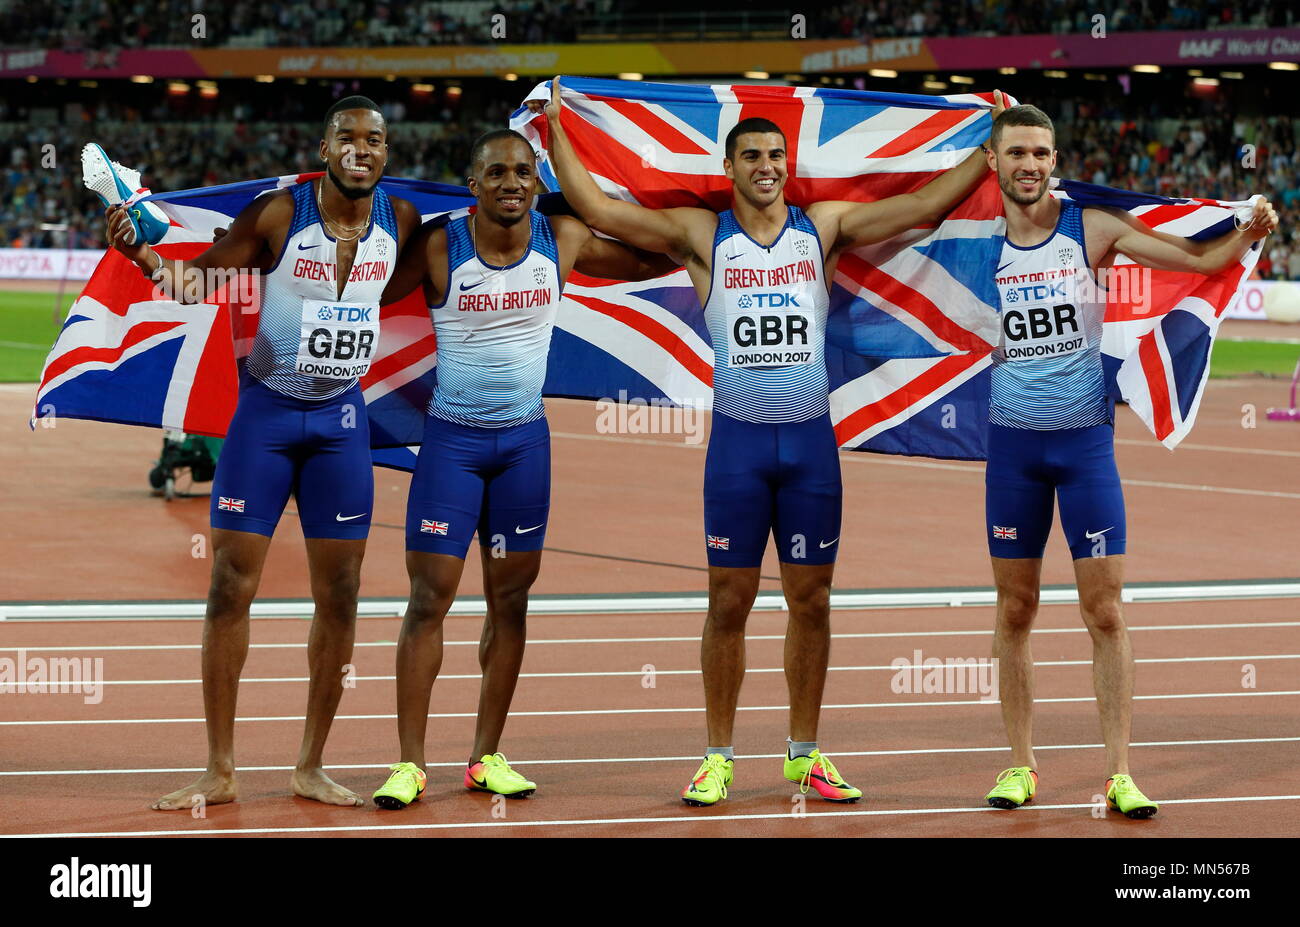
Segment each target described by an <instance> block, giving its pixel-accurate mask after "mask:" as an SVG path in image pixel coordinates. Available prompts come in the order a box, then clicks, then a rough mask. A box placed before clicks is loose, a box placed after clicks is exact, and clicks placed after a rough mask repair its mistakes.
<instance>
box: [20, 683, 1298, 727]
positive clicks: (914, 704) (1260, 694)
mask: <svg viewBox="0 0 1300 927" xmlns="http://www.w3.org/2000/svg"><path fill="white" fill-rule="evenodd" d="M1287 695H1300V690H1281V691H1272V690H1270V691H1258V690H1256V691H1249V692H1183V693H1173V694H1161V695H1135V696H1133V700H1134V701H1139V702H1140V701H1163V700H1171V699H1197V698H1264V697H1272V696H1287ZM1095 701H1096V698H1095V697H1093V696H1070V697H1061V698H1037V699H1034V704H1035V705H1052V704H1065V703H1070V702H1095ZM997 704H999V703H998V701H997V700H990V701H987V702H985V701H980V700H979V699H961V700H953V701H943V700H932V701H911V702H903V701H899V702H857V703H851V704H842V705H823V706H822V710H823V711H843V710H856V709H862V708H949V707H954V706H962V705H980V706H988V705H997ZM736 710H737V711H789V710H790V706H789V705H741V706H738V707H737V709H736ZM703 712H704V708H703V706H700V707H690V708H574V709H567V710H560V711H512V712H510V715H511V717H518V718H561V717H581V716H588V715H658V714H665V715H667V714H699V713H703ZM428 717H429V718H436V719H450V718H477V717H478V714H477V712H472V711H461V712H431V713H430V714H429V715H428ZM305 720H306V718H305V717H304V716H302V715H267V716H257V717H252V718H236V719H235V721H236V722H239V723H253V722H283V721H305ZM334 720H335V721H395V720H397V715H395V714H382V715H337V716H336V717H335V719H334ZM203 723H204V719H203V718H75V719H66V720H37V721H0V727H54V726H59V725H74V724H76V725H83V724H203Z"/></svg>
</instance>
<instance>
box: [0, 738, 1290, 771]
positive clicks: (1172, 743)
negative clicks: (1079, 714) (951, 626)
mask: <svg viewBox="0 0 1300 927" xmlns="http://www.w3.org/2000/svg"><path fill="white" fill-rule="evenodd" d="M1292 742H1300V737H1239V738H1228V739H1216V740H1152V741H1146V742H1143V743H1132V744H1129V746H1130V747H1192V746H1196V747H1201V746H1213V745H1230V744H1272V743H1292ZM1007 749H1009V748H1008V747H1007V746H1006V745H1005V744H1004V745H1002V746H998V747H927V748H922V749H918V750H836V751H835V755H836V756H839V757H845V756H926V755H934V754H945V753H1000V752H1005V751H1006V750H1007ZM1034 749H1035V750H1103V749H1105V744H1050V745H1048V746H1039V745H1035V746H1034ZM781 756H782V754H780V753H749V754H745V753H738V754H736V759H737V760H775V759H780V758H781ZM699 759H700V758H699V756H698V755H695V754H692V755H691V756H620V757H575V758H572V759H563V760H515V761H514V762H515V763H517V764H518V765H520V766H581V765H584V764H587V763H687V762H690V763H695V762H698V761H699ZM390 765H391V764H389V763H353V764H342V765H332V764H331V765H327V766H325V767H324V768H325V769H327V770H340V769H376V770H378V769H388V768H389V766H390ZM425 768H426V769H435V768H438V769H464V768H465V762H464V761H463V760H451V761H449V762H438V763H426V764H425ZM293 769H294V767H293V766H240V767H239V768H238V770H237V771H238V772H240V773H246V772H290V771H292V770H293ZM204 771H205V767H203V766H175V767H160V768H154V769H32V770H23V769H16V770H3V771H0V776H12V777H21V776H98V775H102V774H113V775H123V774H130V775H154V774H159V775H161V774H171V773H201V772H204Z"/></svg>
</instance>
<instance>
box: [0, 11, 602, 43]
mask: <svg viewBox="0 0 1300 927" xmlns="http://www.w3.org/2000/svg"><path fill="white" fill-rule="evenodd" d="M612 2H613V0H545V2H543V0H454V2H450V3H443V2H437V0H310V2H294V3H265V2H260V0H232V2H228V3H225V2H223V3H216V4H208V3H203V2H202V0H50V2H46V3H29V2H25V0H18V2H7V0H0V35H3V36H4V37H5V38H3V39H0V45H8V44H13V45H22V46H25V47H43V48H54V49H63V50H66V51H82V50H86V49H94V50H96V51H102V50H105V49H109V48H115V47H116V48H139V47H142V46H173V47H186V48H191V47H194V46H202V47H221V46H231V45H234V46H242V47H321V48H328V47H342V46H365V47H378V46H389V45H414V46H425V45H474V44H487V43H490V42H493V41H503V42H511V43H534V44H537V43H547V42H573V41H576V40H577V37H578V36H577V23H578V21H579V20H580V19H581V18H582V17H584V16H591V15H596V14H598V13H600V12H601V11H602V10H605V11H608V9H609V8H610V7H611V5H612ZM197 16H201V17H202V18H201V19H199V20H196V18H195V17H197ZM500 17H504V19H502V18H500Z"/></svg>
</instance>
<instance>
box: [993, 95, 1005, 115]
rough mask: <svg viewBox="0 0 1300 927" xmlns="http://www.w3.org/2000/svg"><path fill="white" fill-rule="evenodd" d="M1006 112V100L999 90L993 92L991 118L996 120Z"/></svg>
mask: <svg viewBox="0 0 1300 927" xmlns="http://www.w3.org/2000/svg"><path fill="white" fill-rule="evenodd" d="M1006 111H1007V98H1006V96H1005V95H1004V94H1003V93H1002V91H1001V90H994V91H993V118H994V119H997V118H998V117H999V116H1001V115H1002V114H1003V113H1005V112H1006Z"/></svg>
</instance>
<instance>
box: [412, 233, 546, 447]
mask: <svg viewBox="0 0 1300 927" xmlns="http://www.w3.org/2000/svg"><path fill="white" fill-rule="evenodd" d="M529 222H530V223H531V226H532V227H531V236H532V237H531V239H530V240H529V243H528V251H527V252H526V253H525V254H524V256H523V257H522V258H520V259H519V260H518V261H516V262H515V263H514V264H511V265H509V266H508V267H496V266H494V265H492V264H488V263H486V262H484V261H483V260H482V259H480V258H479V256H478V254H477V253H476V251H475V249H474V241H473V238H472V236H471V232H470V217H468V216H465V217H462V218H459V219H455V220H453V221H451V222H449V223H448V224H447V254H448V257H449V262H450V271H451V272H450V273H449V274H448V276H447V293H446V296H445V297H444V299H443V302H442V304H441V305H438V306H431V307H429V311H430V315H431V316H432V318H433V328H434V332H435V333H436V335H437V338H438V383H437V386H436V387H435V388H434V393H433V397H432V398H431V399H430V400H429V414H430V415H435V416H437V417H438V418H441V419H445V420H446V421H449V422H458V423H459V424H462V425H475V426H479V427H485V428H504V427H507V426H510V425H521V424H524V423H525V422H531V421H535V420H536V419H539V418H542V417H543V416H544V415H545V414H546V409H545V406H543V404H542V383H543V381H544V380H545V379H546V356H547V354H548V352H549V351H550V347H551V331H552V329H553V328H554V326H555V315H556V312H557V310H558V309H559V305H560V264H559V261H560V252H559V246H558V245H557V244H556V241H555V234H554V232H553V231H552V229H551V223H550V220H549V219H547V218H546V217H545V216H543V215H542V214H540V213H538V212H535V211H534V212H530V213H529Z"/></svg>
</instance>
